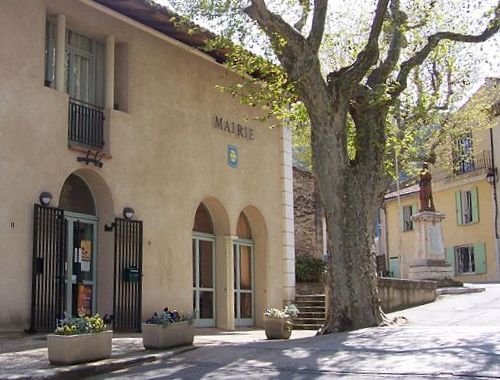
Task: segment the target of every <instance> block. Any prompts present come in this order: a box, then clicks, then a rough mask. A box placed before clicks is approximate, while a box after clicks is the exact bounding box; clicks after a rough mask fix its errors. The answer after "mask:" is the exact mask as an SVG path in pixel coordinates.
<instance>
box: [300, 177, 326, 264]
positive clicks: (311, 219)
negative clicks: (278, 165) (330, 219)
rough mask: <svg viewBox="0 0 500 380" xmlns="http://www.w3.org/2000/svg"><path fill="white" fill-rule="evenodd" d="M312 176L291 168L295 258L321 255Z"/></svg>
mask: <svg viewBox="0 0 500 380" xmlns="http://www.w3.org/2000/svg"><path fill="white" fill-rule="evenodd" d="M317 205H318V201H317V196H316V190H315V185H314V177H313V175H312V174H311V173H310V172H308V171H305V170H301V169H297V168H295V167H294V168H293V209H294V222H295V257H296V258H297V257H300V256H303V255H306V254H309V255H312V256H315V257H321V256H322V254H323V246H322V245H323V244H322V236H323V235H322V227H321V212H320V210H318V207H319V206H317Z"/></svg>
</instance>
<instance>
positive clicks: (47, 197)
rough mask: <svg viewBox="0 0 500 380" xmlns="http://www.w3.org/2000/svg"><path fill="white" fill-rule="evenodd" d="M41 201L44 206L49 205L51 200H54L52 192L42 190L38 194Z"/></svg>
mask: <svg viewBox="0 0 500 380" xmlns="http://www.w3.org/2000/svg"><path fill="white" fill-rule="evenodd" d="M38 199H39V200H40V203H41V204H42V205H44V206H48V205H49V203H50V201H51V200H52V194H51V193H49V192H48V191H42V192H41V193H40V195H39V196H38Z"/></svg>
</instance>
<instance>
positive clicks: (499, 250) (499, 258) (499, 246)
mask: <svg viewBox="0 0 500 380" xmlns="http://www.w3.org/2000/svg"><path fill="white" fill-rule="evenodd" d="M490 146H491V166H492V169H493V176H494V177H493V204H494V207H495V211H494V229H495V253H496V255H495V257H496V266H497V273H496V277H497V280H500V241H499V236H498V199H497V178H498V176H497V172H496V166H495V145H494V144H493V127H492V128H490Z"/></svg>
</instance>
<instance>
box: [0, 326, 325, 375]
mask: <svg viewBox="0 0 500 380" xmlns="http://www.w3.org/2000/svg"><path fill="white" fill-rule="evenodd" d="M314 334H315V332H314V331H294V333H293V336H292V339H297V338H303V337H308V336H312V335H314ZM265 340H266V336H265V333H264V331H263V330H260V329H241V330H237V331H225V330H220V329H215V328H203V329H197V330H196V336H195V340H194V344H193V346H185V347H177V348H173V349H171V350H164V351H163V350H162V351H153V350H145V349H144V347H143V346H142V338H141V334H115V335H114V337H113V349H112V355H111V358H110V359H106V360H100V361H96V362H92V363H85V364H76V365H71V366H55V365H51V364H50V363H49V361H48V354H47V342H46V335H45V334H35V335H26V334H22V333H0V379H1V380H4V379H5V380H11V379H18V380H20V379H80V378H82V377H85V376H92V375H96V374H101V373H106V372H111V371H116V370H118V369H122V368H127V367H130V366H135V365H139V364H142V363H149V362H155V361H159V360H165V359H166V358H169V357H171V356H173V355H175V354H179V353H182V352H186V351H189V350H193V349H195V348H198V347H203V346H218V345H226V344H235V345H238V344H244V343H254V342H259V341H265Z"/></svg>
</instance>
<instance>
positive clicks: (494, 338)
mask: <svg viewBox="0 0 500 380" xmlns="http://www.w3.org/2000/svg"><path fill="white" fill-rule="evenodd" d="M485 287H486V291H485V292H482V293H472V294H462V295H445V296H440V297H439V298H438V300H437V301H436V302H434V303H432V304H428V305H424V306H420V307H417V308H413V309H409V310H406V311H402V312H398V313H393V314H391V316H392V317H394V316H405V317H406V318H407V319H408V323H407V324H405V325H404V326H391V327H383V328H370V329H364V330H360V331H356V332H351V333H342V334H335V335H329V336H322V337H307V338H302V339H294V340H290V341H278V342H277V341H274V342H273V341H263V342H251V343H245V344H239V343H236V342H235V343H223V344H221V343H220V342H218V343H214V344H212V345H210V344H208V345H205V346H203V347H200V348H197V349H195V350H192V351H188V352H185V353H183V354H180V355H176V356H173V357H171V358H167V359H165V360H162V361H160V362H154V363H149V364H144V365H142V366H138V367H134V368H129V369H123V370H121V371H118V372H115V373H112V374H106V375H103V376H100V377H94V379H109V378H116V379H331V378H334V377H339V378H345V379H374V378H380V379H400V378H402V377H404V378H409V379H435V378H456V379H464V378H476V379H500V284H491V285H485Z"/></svg>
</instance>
